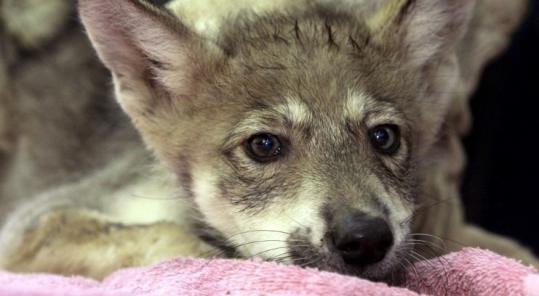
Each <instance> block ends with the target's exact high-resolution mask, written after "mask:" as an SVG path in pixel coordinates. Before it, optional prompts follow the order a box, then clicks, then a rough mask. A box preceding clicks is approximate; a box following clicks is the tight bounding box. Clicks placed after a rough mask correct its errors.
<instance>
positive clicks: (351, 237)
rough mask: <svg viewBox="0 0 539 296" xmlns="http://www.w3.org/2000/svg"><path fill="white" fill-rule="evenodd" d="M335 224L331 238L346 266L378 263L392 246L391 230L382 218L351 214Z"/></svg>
mask: <svg viewBox="0 0 539 296" xmlns="http://www.w3.org/2000/svg"><path fill="white" fill-rule="evenodd" d="M335 222H336V223H335V226H334V227H333V231H332V232H331V237H332V239H333V244H334V246H335V248H336V249H337V251H338V252H339V253H340V254H341V256H342V258H343V259H344V261H345V262H346V263H347V264H353V265H358V266H366V265H370V264H373V263H376V262H379V261H381V260H382V259H384V257H385V256H386V253H387V251H388V250H389V249H390V248H391V246H392V245H393V234H392V233H391V229H390V228H389V225H388V224H387V223H386V221H385V220H384V219H382V218H373V217H369V216H367V215H365V214H353V215H347V216H345V217H342V218H341V219H338V220H337V221H335Z"/></svg>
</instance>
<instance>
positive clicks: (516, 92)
mask: <svg viewBox="0 0 539 296" xmlns="http://www.w3.org/2000/svg"><path fill="white" fill-rule="evenodd" d="M531 2H532V7H531V11H530V14H529V16H528V18H527V20H526V21H525V23H524V24H523V26H522V27H521V28H520V30H519V31H518V32H517V33H516V35H515V36H514V38H513V41H512V43H511V45H510V47H509V48H508V50H507V51H506V52H505V53H504V54H503V55H502V56H500V57H499V58H498V59H496V60H495V61H494V62H493V63H491V64H490V65H489V66H488V67H487V69H486V71H485V73H484V75H483V77H482V80H481V83H480V85H479V89H478V90H477V92H476V94H475V95H474V97H473V98H472V101H471V106H472V113H473V118H474V126H473V130H472V132H471V134H470V135H469V137H468V138H467V139H466V140H465V145H466V150H467V153H468V158H469V161H468V168H467V171H466V175H465V178H464V182H463V186H462V193H463V199H464V203H465V205H466V214H467V217H468V220H470V221H472V222H474V223H476V224H479V225H481V226H483V227H484V228H487V229H489V230H492V231H495V232H498V233H502V234H507V235H510V236H513V237H516V238H517V239H519V240H520V241H521V242H523V243H524V244H526V245H528V246H529V247H531V248H532V249H534V250H535V252H536V254H539V229H538V228H539V1H534V0H532V1H531Z"/></svg>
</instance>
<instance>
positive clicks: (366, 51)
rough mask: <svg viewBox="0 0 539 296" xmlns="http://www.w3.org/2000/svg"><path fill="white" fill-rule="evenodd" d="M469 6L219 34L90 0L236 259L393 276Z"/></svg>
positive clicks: (137, 98)
mask: <svg viewBox="0 0 539 296" xmlns="http://www.w3.org/2000/svg"><path fill="white" fill-rule="evenodd" d="M471 2H472V1H466V0H458V1H444V0H415V1H413V0H407V1H405V0H396V1H390V3H389V4H388V5H387V6H385V7H384V8H383V9H381V10H380V11H379V12H378V13H376V14H375V15H373V16H372V17H370V18H368V19H366V20H361V19H358V18H357V17H354V16H353V15H345V14H340V13H337V12H335V11H333V12H329V11H327V10H326V11H324V10H322V9H320V8H319V7H317V8H309V7H306V8H305V11H302V12H297V13H289V14H284V15H278V16H275V15H268V16H264V17H252V18H251V19H247V18H246V19H245V20H240V21H234V22H231V23H230V24H228V25H227V26H226V30H225V31H224V32H223V33H222V38H220V41H219V42H210V41H206V40H204V39H203V38H201V37H199V36H197V35H196V34H195V33H193V32H192V31H190V30H189V29H188V28H186V27H185V26H184V25H183V24H182V23H180V21H179V20H177V19H176V18H174V17H172V16H170V15H169V14H167V13H166V12H163V11H160V10H158V9H156V8H154V7H152V6H151V5H149V4H147V3H146V2H142V1H136V0H118V1H105V0H99V1H98V0H85V1H80V6H81V15H82V19H83V22H84V24H85V25H86V28H87V30H88V33H89V35H90V37H91V39H92V42H93V44H94V45H95V47H96V49H97V51H98V53H99V55H100V57H101V58H102V60H103V61H104V63H105V64H106V65H107V66H108V67H109V69H110V70H111V71H112V73H113V77H114V83H115V87H116V93H117V97H118V99H119V101H120V103H121V105H122V107H123V108H124V110H126V112H127V113H128V114H129V115H130V116H131V118H132V120H133V122H134V124H135V125H136V127H137V128H138V129H139V131H140V132H141V134H142V135H143V137H144V139H145V141H146V142H147V143H148V145H149V146H150V147H152V149H153V150H154V151H155V152H156V154H157V155H158V157H159V158H160V159H161V160H162V162H163V163H164V164H165V165H167V166H168V167H169V168H170V169H171V170H173V171H174V172H175V173H176V174H177V176H178V180H179V183H180V185H181V187H182V188H183V189H184V191H185V193H186V194H187V195H189V197H190V198H191V199H192V201H193V203H194V205H195V207H196V209H197V216H198V217H197V219H198V220H200V221H202V222H200V223H199V224H201V230H200V231H201V236H202V237H204V238H206V239H207V240H208V241H210V242H212V243H214V244H215V245H217V246H219V247H221V248H222V249H223V250H225V251H227V252H229V253H230V255H236V256H242V257H261V258H264V259H267V260H277V261H280V262H288V263H294V264H298V265H303V266H312V267H318V268H321V269H325V270H332V271H338V272H342V273H347V274H354V275H359V276H363V277H367V278H371V279H383V278H384V277H386V276H388V275H389V274H390V273H391V272H392V271H394V270H396V269H397V268H398V267H399V266H401V265H402V262H401V260H403V259H402V257H404V256H406V255H405V254H406V251H407V245H409V244H407V242H406V239H407V235H408V233H409V228H410V226H409V221H410V220H411V217H412V215H413V209H414V201H415V200H416V199H417V198H418V197H417V195H418V194H419V193H420V192H419V191H418V188H419V187H420V180H421V179H422V174H423V171H422V166H421V164H422V161H423V160H424V158H425V154H426V153H427V152H428V151H429V148H430V146H431V144H432V143H433V141H434V139H435V137H436V133H437V131H438V130H439V127H440V125H441V121H442V119H443V116H444V114H445V112H446V110H447V105H448V101H449V98H448V97H447V94H448V93H449V92H450V89H451V87H452V86H453V85H454V82H455V76H456V66H455V60H454V52H453V50H454V46H455V44H456V43H457V41H458V39H459V37H460V36H461V35H462V31H463V28H464V27H465V23H466V19H467V12H468V11H469V10H470V7H469V6H470V3H471Z"/></svg>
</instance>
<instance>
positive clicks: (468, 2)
mask: <svg viewBox="0 0 539 296" xmlns="http://www.w3.org/2000/svg"><path fill="white" fill-rule="evenodd" d="M474 5H475V0H391V1H389V3H388V4H386V5H385V6H383V7H382V8H381V9H379V10H378V11H377V12H376V13H375V14H374V15H373V16H372V17H370V18H369V19H368V20H367V26H368V27H369V29H370V30H371V34H372V35H373V36H374V38H375V39H378V41H379V42H383V43H385V42H391V43H393V44H395V43H396V45H397V46H399V48H402V49H403V51H404V52H403V53H404V54H405V55H406V56H405V58H406V61H407V62H408V63H409V64H410V65H411V66H418V67H421V66H424V65H426V64H428V63H430V62H435V61H436V60H440V59H443V58H444V57H446V56H447V55H448V54H452V53H453V52H454V49H455V47H456V45H457V44H458V43H459V41H460V39H461V38H462V36H463V35H464V33H465V32H466V29H467V28H468V22H469V20H470V18H471V15H472V11H473V7H474Z"/></svg>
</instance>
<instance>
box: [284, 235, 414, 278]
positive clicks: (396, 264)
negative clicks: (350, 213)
mask: <svg viewBox="0 0 539 296" xmlns="http://www.w3.org/2000/svg"><path fill="white" fill-rule="evenodd" d="M324 240H326V238H324V239H323V240H322V244H321V246H314V245H313V244H312V243H311V242H310V241H309V239H308V238H307V237H304V236H303V237H302V236H301V235H297V234H295V235H292V236H291V237H290V239H289V240H288V249H289V252H290V256H289V260H288V262H284V263H289V264H294V265H298V266H301V267H307V268H315V269H319V270H322V271H328V272H336V273H340V274H344V275H350V276H355V277H360V278H363V279H367V280H371V281H375V282H385V283H388V284H390V285H398V284H399V283H401V282H402V280H403V278H404V275H405V271H406V269H407V268H406V267H407V265H406V264H405V263H404V262H403V261H402V258H405V257H406V254H407V253H408V252H409V251H410V250H409V248H408V247H406V246H404V245H403V246H395V247H393V248H392V249H391V250H390V251H388V252H387V254H385V256H384V258H383V259H382V260H380V261H378V262H375V263H372V264H368V265H364V264H357V263H350V262H347V261H346V260H345V259H344V258H343V256H342V255H341V254H340V253H339V252H338V251H336V250H335V249H334V248H332V247H331V244H327V243H325V242H324Z"/></svg>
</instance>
